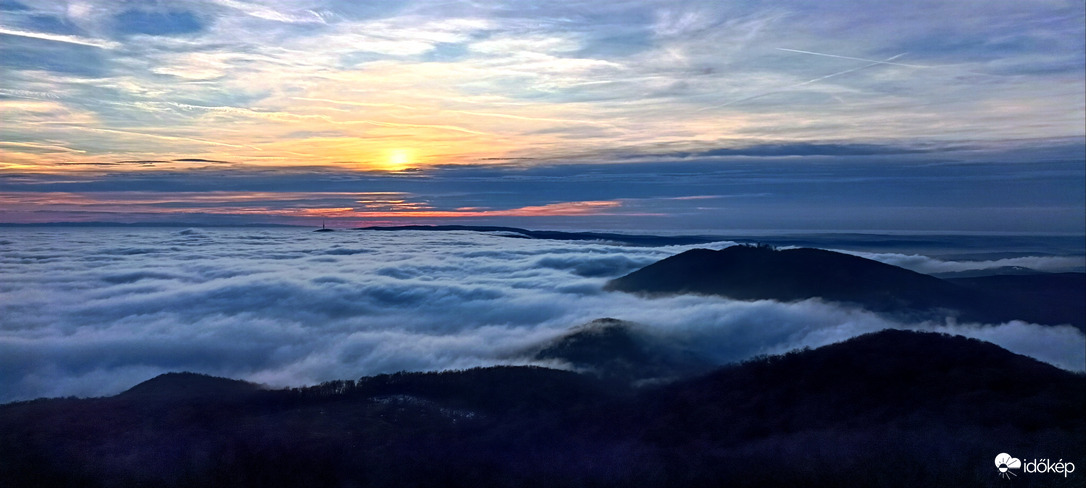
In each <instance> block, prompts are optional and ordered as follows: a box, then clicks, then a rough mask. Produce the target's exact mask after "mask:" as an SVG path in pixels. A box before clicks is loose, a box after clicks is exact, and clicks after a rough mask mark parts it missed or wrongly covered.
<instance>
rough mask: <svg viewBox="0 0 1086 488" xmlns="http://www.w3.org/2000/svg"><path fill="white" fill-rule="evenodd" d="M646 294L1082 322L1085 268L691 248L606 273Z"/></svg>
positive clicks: (613, 284)
mask: <svg viewBox="0 0 1086 488" xmlns="http://www.w3.org/2000/svg"><path fill="white" fill-rule="evenodd" d="M607 288H608V289H610V290H615V291H623V292H630V293H643V294H649V295H661V294H679V293H695V294H702V295H720V296H724V297H728V298H733V299H737V300H779V301H795V300H804V299H808V298H816V297H817V298H822V299H825V300H828V301H834V302H843V303H851V304H855V305H859V306H861V307H863V308H866V309H868V310H871V311H874V312H881V313H886V314H890V315H894V316H898V317H904V318H906V319H909V320H938V321H941V320H943V319H944V318H945V317H948V316H950V317H955V318H957V319H960V320H963V321H977V322H984V323H993V322H1006V321H1010V320H1023V321H1026V322H1032V323H1038V324H1046V325H1061V324H1070V325H1074V326H1075V327H1078V328H1079V329H1084V330H1086V274H1083V273H1060V274H1048V273H1038V274H1032V275H1023V276H1013V275H1008V276H988V277H980V278H961V279H952V280H944V279H939V278H936V277H934V276H930V275H926V274H922V273H917V272H914V271H910V270H907V269H904V268H900V267H897V266H893V265H889V264H885V263H880V262H878V261H873V260H870V259H866V258H861V257H859V256H853V255H851V254H843V253H839V252H834V251H827V250H824V249H809V248H800V249H785V250H776V249H773V248H770V247H764V246H732V247H728V248H725V249H721V250H719V251H714V250H709V249H692V250H690V251H686V252H684V253H681V254H678V255H675V256H671V257H669V258H666V259H663V260H660V261H658V262H656V263H653V264H651V265H649V266H646V267H644V268H642V269H639V270H637V271H634V272H632V273H630V274H628V275H626V276H623V277H620V278H616V279H614V280H611V281H610V282H609V283H608V284H607Z"/></svg>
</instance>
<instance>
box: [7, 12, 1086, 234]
mask: <svg viewBox="0 0 1086 488" xmlns="http://www.w3.org/2000/svg"><path fill="white" fill-rule="evenodd" d="M1084 25H1086V6H1084V5H1083V3H1082V2H1081V1H1047V0H1036V1H1020V0H1016V1H1009V0H983V1H980V0H977V1H973V0H953V1H926V0H918V1H912V2H899V3H887V2H875V1H835V2H799V1H788V0H784V1H773V2H760V1H736V2H719V1H650V0H639V1H610V2H599V1H591V2H589V1H576V0H570V1H555V2H548V1H509V2H501V1H492V2H477V1H468V0H465V1H404V2H359V1H335V0H297V1H244V0H191V1H169V2H154V1H138V2H126V1H115V0H103V1H82V0H81V1H56V0H51V1H40V2H34V1H28V0H23V1H18V0H0V223H46V222H124V223H133V222H159V223H161V222H174V223H186V224H188V223H195V224H216V225H218V224H222V225H235V224H299V225H320V224H321V222H325V221H326V222H328V223H329V224H330V225H332V226H336V227H348V226H364V225H388V224H415V223H463V224H479V223H490V224H503V225H506V224H507V225H515V226H521V227H529V228H580V229H620V230H621V229H626V230H630V229H639V230H659V231H669V232H681V231H693V230H699V231H700V230H729V229H762V230H766V229H775V230H792V229H794V230H848V231H934V232H960V231H967V232H1025V233H1072V234H1083V233H1086V223H1084V222H1086V210H1084V209H1086V195H1084V194H1086V109H1084V107H1086V95H1084V93H1086V46H1084V42H1086V41H1084V39H1086V27H1084Z"/></svg>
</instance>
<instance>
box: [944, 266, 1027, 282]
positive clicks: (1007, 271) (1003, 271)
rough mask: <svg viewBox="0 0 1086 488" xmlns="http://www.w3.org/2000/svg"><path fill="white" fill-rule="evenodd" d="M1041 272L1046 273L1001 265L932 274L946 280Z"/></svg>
mask: <svg viewBox="0 0 1086 488" xmlns="http://www.w3.org/2000/svg"><path fill="white" fill-rule="evenodd" d="M1039 274H1045V273H1044V272H1043V271H1037V270H1035V269H1031V268H1025V267H1022V266H1000V267H998V268H984V269H970V270H966V271H947V272H945V273H931V275H932V276H934V277H936V278H940V279H944V280H949V279H956V278H980V277H984V276H1003V275H1039Z"/></svg>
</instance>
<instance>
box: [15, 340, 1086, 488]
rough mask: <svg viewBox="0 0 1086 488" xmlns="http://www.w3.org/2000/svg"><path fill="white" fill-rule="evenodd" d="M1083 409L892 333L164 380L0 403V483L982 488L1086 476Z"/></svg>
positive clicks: (1009, 371)
mask: <svg viewBox="0 0 1086 488" xmlns="http://www.w3.org/2000/svg"><path fill="white" fill-rule="evenodd" d="M614 325H615V324H604V327H603V328H602V330H603V331H604V334H605V335H608V334H618V335H621V332H620V331H621V330H622V329H615V328H614ZM616 331H618V332H616ZM617 342H619V343H623V342H627V343H628V341H625V340H623V339H618V340H617ZM634 349H635V350H636V348H634ZM607 353H608V352H607V351H604V352H603V354H607ZM588 359H592V358H588ZM595 361H596V362H598V359H596V360H595ZM160 398H172V399H173V400H172V401H157V399H160ZM239 398H240V400H239ZM1084 407H1086V377H1084V376H1083V375H1081V374H1073V373H1069V372H1067V371H1063V370H1060V369H1057V368H1055V367H1052V366H1049V365H1046V364H1043V363H1040V362H1038V361H1035V360H1033V359H1030V358H1026V357H1023V356H1019V355H1016V354H1013V353H1010V352H1008V351H1006V350H1004V349H1002V348H999V347H997V346H994V345H992V344H988V343H984V342H980V341H977V340H973V339H964V338H961V337H953V336H947V335H941V334H931V333H919V332H905V331H892V330H888V331H883V332H879V333H875V334H870V335H866V336H861V337H857V338H854V339H852V340H849V341H846V342H843V343H840V344H834V345H830V346H826V347H823V348H819V349H814V350H804V351H797V352H793V353H789V354H786V355H783V356H771V357H765V358H759V359H755V360H751V361H747V362H745V363H742V364H737V365H733V366H729V367H725V368H721V369H718V370H716V371H714V372H712V373H710V374H707V375H705V376H699V377H695V378H691V379H687V380H682V381H678V382H675V383H672V384H669V385H666V386H649V387H643V388H628V387H625V386H622V385H620V384H618V383H615V382H607V381H600V380H598V379H595V378H594V377H592V376H591V375H584V374H576V373H572V372H568V371H558V370H552V369H546V368H538V367H494V368H483V369H472V370H467V371H452V372H444V373H399V374H394V375H380V376H374V377H366V378H362V379H359V380H357V381H353V380H346V381H331V382H327V383H322V384H320V385H316V386H312V387H306V388H295V389H287V390H263V389H260V388H258V387H255V386H254V385H251V384H248V383H244V382H237V381H233V380H225V379H219V378H211V377H207V376H202V375H193V374H175V375H164V376H161V377H158V378H155V379H153V380H150V381H148V382H145V383H142V384H140V385H137V386H136V387H134V388H132V389H131V390H129V391H128V392H125V393H123V394H121V395H117V396H114V397H110V398H94V399H82V400H80V399H52V400H34V401H29V402H19V403H12V404H7V405H0V460H2V461H3V462H0V486H164V487H173V486H266V487H276V486H310V487H323V486H377V487H385V486H388V487H392V486H397V487H398V486H509V487H512V486H624V487H625V486H631V487H642V486H645V487H648V486H652V487H656V486H663V487H669V486H673V487H690V486H695V487H696V486H805V487H820V486H885V487H897V486H902V487H904V486H909V487H912V486H986V485H989V484H993V483H995V482H997V481H999V480H998V478H997V472H996V470H995V469H994V467H993V466H992V465H991V462H992V457H993V456H994V455H995V454H997V453H999V452H1003V451H1006V450H1008V449H1011V450H1013V451H1014V453H1015V454H1018V453H1022V455H1031V456H1033V455H1036V456H1053V457H1055V456H1060V457H1062V459H1063V460H1064V461H1070V462H1074V463H1075V464H1076V465H1077V466H1086V446H1084V445H1083V442H1082V439H1083V438H1084V437H1086V419H1084V418H1083V417H1082V415H1081V414H1082V411H1083V408H1084ZM1034 453H1036V454H1034ZM1049 453H1051V454H1049ZM1074 476H1081V474H1079V473H1077V472H1076V473H1074ZM1052 479H1053V480H1055V478H1052ZM1080 480H1081V478H1076V479H1074V480H1068V482H1074V483H1077V482H1078V481H1080ZM1061 481H1062V479H1061ZM1028 484H1029V483H1028V482H1026V483H1024V485H1028Z"/></svg>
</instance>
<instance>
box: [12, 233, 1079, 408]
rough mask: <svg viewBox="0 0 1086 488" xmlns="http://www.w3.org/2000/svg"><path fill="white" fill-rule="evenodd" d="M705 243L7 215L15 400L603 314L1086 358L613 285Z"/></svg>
mask: <svg viewBox="0 0 1086 488" xmlns="http://www.w3.org/2000/svg"><path fill="white" fill-rule="evenodd" d="M732 244H734V243H732V242H727V241H725V242H715V243H710V244H707V245H699V246H698V247H702V246H705V247H709V248H712V249H721V248H724V247H726V246H730V245H732ZM690 247H692V246H660V247H636V246H623V245H619V244H615V243H606V242H583V241H580V242H577V241H562V240H540V239H517V238H510V237H505V236H503V235H500V234H485V233H476V232H463V231H461V232H422V231H402V232H378V231H354V232H332V233H314V232H310V231H309V230H308V229H296V228H189V229H176V228H123V227H121V228H116V227H115V228H90V229H72V228H42V227H34V228H14V229H7V232H5V233H4V234H0V275H2V276H3V277H4V279H3V280H0V385H3V388H0V403H3V402H9V401H14V400H25V399H31V398H38V397H42V396H68V395H77V396H99V395H112V394H115V393H119V392H121V391H123V390H125V389H128V388H130V387H132V386H133V385H135V384H137V383H140V382H142V381H145V380H147V379H150V378H153V377H155V376H157V375H159V374H162V373H166V372H171V371H174V372H176V371H193V372H199V373H205V374H212V375H217V376H224V377H229V378H238V379H245V380H250V381H255V382H258V383H262V384H268V385H273V386H300V385H311V384H315V383H317V382H321V381H328V380H333V379H351V378H358V377H360V376H364V375H365V376H368V375H375V374H380V373H394V372H397V371H428V370H444V369H450V368H452V369H461V368H468V367H474V366H485V365H494V364H540V365H545V366H551V367H561V366H563V365H561V364H554V363H540V362H539V361H537V360H533V359H532V357H533V356H534V355H535V353H536V352H538V351H539V350H540V349H541V348H542V347H544V346H546V345H547V344H549V343H550V342H551V341H553V340H554V339H555V338H557V337H559V336H561V335H563V334H566V333H568V332H569V331H570V330H571V328H573V327H576V326H579V325H581V324H585V323H587V322H589V321H592V320H595V319H599V318H602V317H612V318H617V319H620V320H626V321H630V322H633V323H634V324H635V326H634V327H635V328H634V329H633V330H634V332H635V333H637V334H640V335H643V336H645V337H648V338H650V339H651V340H652V343H653V344H654V347H659V348H661V349H664V350H668V348H676V349H677V350H682V351H687V352H688V353H693V354H694V355H695V356H697V357H702V358H705V359H707V360H709V361H711V362H714V363H718V364H726V363H731V362H736V361H742V360H744V359H749V358H751V357H754V356H757V355H761V354H779V353H784V352H787V351H789V350H793V349H796V348H802V347H819V346H822V345H826V344H830V343H834V342H839V341H842V340H845V339H848V338H850V337H854V336H856V335H860V334H864V333H869V332H875V331H878V330H882V329H886V328H904V329H912V330H924V331H937V332H946V333H953V334H959V335H965V336H968V337H974V338H978V339H982V340H986V341H989V342H992V343H995V344H997V345H999V346H1001V347H1004V348H1006V349H1008V350H1010V351H1012V352H1015V353H1018V354H1024V355H1028V356H1031V357H1034V358H1037V359H1039V360H1041V361H1045V362H1048V363H1051V364H1054V365H1056V366H1058V367H1061V368H1064V369H1068V370H1072V371H1082V370H1083V369H1086V336H1084V335H1083V333H1082V332H1081V331H1080V330H1078V329H1076V328H1074V327H1072V326H1070V325H1056V326H1053V325H1037V324H1030V323H1025V322H1022V321H1009V322H1005V323H997V324H978V323H965V322H955V321H954V320H953V319H951V318H948V319H946V320H934V321H924V322H915V321H912V322H910V321H903V320H905V319H892V318H888V317H885V316H880V315H876V314H873V313H871V312H868V311H865V310H862V309H859V308H856V307H851V306H848V305H844V304H837V303H830V302H824V301H822V300H819V299H810V300H803V301H796V302H791V303H781V302H776V301H771V300H759V301H751V302H743V301H735V300H729V299H726V298H723V297H713V296H697V295H677V296H670V297H662V298H649V297H645V296H639V295H634V294H627V293H621V292H610V291H605V290H604V289H603V286H604V284H605V283H606V282H607V280H609V279H610V278H615V277H619V276H622V275H624V274H626V273H629V272H631V271H634V270H636V269H639V268H641V267H643V266H646V265H648V264H651V263H653V262H656V261H658V260H660V259H663V258H666V257H668V256H671V255H674V254H677V253H680V252H682V251H684V250H687V249H689V248H690ZM864 255H865V256H866V257H868V258H871V259H876V260H879V261H882V262H886V263H891V264H895V265H900V266H904V267H906V268H908V269H912V270H915V271H918V272H947V271H964V270H978V269H981V270H983V269H992V268H999V267H1002V266H1007V265H1018V266H1028V267H1031V268H1033V269H1037V270H1044V271H1060V270H1066V269H1068V268H1077V269H1081V267H1082V266H1083V265H1084V264H1086V257H1083V256H1053V255H1050V254H1049V253H1035V254H1026V255H1020V256H1019V257H1017V258H1013V259H988V260H975V259H958V258H933V257H928V256H921V255H916V254H902V253H893V252H884V253H877V254H872V253H865V254H864ZM564 366H565V367H569V365H564Z"/></svg>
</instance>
